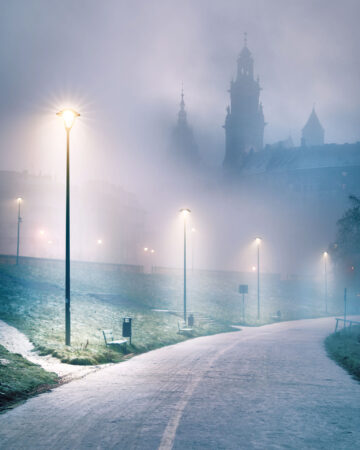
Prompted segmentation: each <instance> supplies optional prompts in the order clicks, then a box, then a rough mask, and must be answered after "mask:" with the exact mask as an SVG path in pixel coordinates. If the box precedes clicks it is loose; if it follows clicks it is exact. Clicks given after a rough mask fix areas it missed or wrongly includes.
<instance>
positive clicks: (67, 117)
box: [56, 109, 80, 345]
mask: <svg viewBox="0 0 360 450" xmlns="http://www.w3.org/2000/svg"><path fill="white" fill-rule="evenodd" d="M56 115H57V116H60V117H62V118H63V120H64V126H65V130H66V226H65V229H66V243H65V344H66V345H70V334H71V331H70V130H71V128H72V127H73V125H74V122H75V119H76V118H77V117H79V116H80V114H79V113H78V112H76V111H74V110H73V109H64V110H62V111H59V112H58V113H57V114H56Z"/></svg>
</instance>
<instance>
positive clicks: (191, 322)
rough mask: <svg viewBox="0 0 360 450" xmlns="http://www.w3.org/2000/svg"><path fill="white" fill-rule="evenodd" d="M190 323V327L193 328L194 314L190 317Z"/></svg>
mask: <svg viewBox="0 0 360 450" xmlns="http://www.w3.org/2000/svg"><path fill="white" fill-rule="evenodd" d="M188 325H189V327H190V328H192V327H193V326H194V316H193V314H190V315H189V317H188Z"/></svg>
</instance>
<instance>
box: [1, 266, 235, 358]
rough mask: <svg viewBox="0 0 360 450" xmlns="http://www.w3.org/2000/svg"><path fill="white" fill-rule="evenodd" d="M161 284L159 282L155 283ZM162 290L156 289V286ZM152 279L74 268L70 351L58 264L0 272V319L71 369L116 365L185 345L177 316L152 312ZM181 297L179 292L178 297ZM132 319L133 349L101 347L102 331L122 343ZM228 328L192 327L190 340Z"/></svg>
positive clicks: (224, 325)
mask: <svg viewBox="0 0 360 450" xmlns="http://www.w3.org/2000/svg"><path fill="white" fill-rule="evenodd" d="M160 278H161V277H160ZM160 284H161V283H160ZM154 296H156V290H155V287H154V285H153V283H152V276H151V275H144V274H131V273H121V272H119V271H118V270H116V269H114V268H113V267H112V268H111V269H109V267H108V266H98V265H96V266H94V265H91V264H73V268H72V299H71V301H72V303H71V337H72V345H71V347H66V346H65V345H64V315H65V313H64V287H63V264H62V263H59V262H56V261H54V262H48V261H47V262H45V261H44V262H42V261H36V262H34V263H33V264H24V265H20V266H18V267H17V266H10V265H8V266H7V265H2V266H0V319H2V320H4V321H6V322H7V323H9V324H10V325H13V326H15V327H16V328H18V329H19V330H20V331H22V332H24V333H25V334H26V335H27V336H28V337H29V339H30V340H31V341H32V342H33V344H34V345H35V347H36V348H37V349H39V350H40V352H42V353H43V354H52V355H53V356H55V357H58V358H59V359H61V361H63V362H69V363H72V364H99V363H105V362H117V361H121V360H122V359H123V358H124V353H141V352H144V351H147V350H151V349H155V348H158V347H161V346H163V345H168V344H173V343H176V342H179V341H182V340H185V339H187V338H188V337H189V335H187V336H186V335H180V334H178V320H179V319H180V317H179V315H177V314H176V313H161V312H155V311H152V307H154V306H158V305H164V304H165V303H166V302H164V301H159V302H156V301H155V298H154ZM179 296H180V297H181V291H179ZM126 316H130V317H132V318H133V339H132V345H131V346H130V345H128V346H127V347H126V348H124V347H122V348H119V349H118V350H114V349H110V348H107V347H105V345H104V339H103V335H102V330H103V329H112V330H113V333H114V336H115V339H116V338H120V337H121V333H122V318H123V317H126ZM229 329H230V328H229V326H228V324H227V323H226V321H224V320H220V321H217V322H216V323H212V322H211V321H208V320H204V321H203V322H201V323H199V322H198V323H197V326H196V327H195V329H194V332H193V334H192V335H193V336H202V335H206V334H213V333H218V332H222V331H228V330H229Z"/></svg>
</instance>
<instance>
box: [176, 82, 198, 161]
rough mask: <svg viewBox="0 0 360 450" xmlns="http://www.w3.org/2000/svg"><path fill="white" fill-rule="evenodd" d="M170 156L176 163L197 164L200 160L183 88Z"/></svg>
mask: <svg viewBox="0 0 360 450" xmlns="http://www.w3.org/2000/svg"><path fill="white" fill-rule="evenodd" d="M170 156H171V159H172V161H173V162H174V163H176V164H181V165H184V164H185V165H186V164H187V165H192V166H196V165H197V164H198V163H199V162H200V157H199V152H198V147H197V144H196V142H195V138H194V134H193V131H192V128H191V127H190V126H189V124H188V121H187V115H186V111H185V101H184V90H183V89H182V90H181V101H180V110H179V112H178V120H177V124H176V126H175V127H174V129H173V132H172V139H171V147H170Z"/></svg>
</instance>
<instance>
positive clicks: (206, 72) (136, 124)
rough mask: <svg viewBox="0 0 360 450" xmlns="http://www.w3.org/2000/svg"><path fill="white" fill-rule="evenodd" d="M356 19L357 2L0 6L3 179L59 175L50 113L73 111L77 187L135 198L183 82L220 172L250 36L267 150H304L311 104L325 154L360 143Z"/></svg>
mask: <svg viewBox="0 0 360 450" xmlns="http://www.w3.org/2000/svg"><path fill="white" fill-rule="evenodd" d="M359 13H360V4H359V2H357V1H352V0H346V1H343V2H341V3H340V2H338V1H329V0H322V1H319V0H318V1H316V0H315V1H314V0H311V1H310V0H309V1H289V0H286V1H285V0H273V1H259V0H258V1H253V0H251V1H250V0H247V1H239V0H233V1H221V2H220V1H182V2H176V1H165V0H164V1H161V0H153V1H134V2H127V1H111V0H108V1H106V2H98V1H93V0H86V1H85V0H78V1H74V0H69V1H66V0H65V1H61V2H55V1H53V2H49V1H47V0H31V1H28V0H26V1H25V0H24V1H19V0H17V1H10V0H6V1H2V2H1V6H0V55H1V68H2V70H1V88H2V89H1V90H2V96H1V104H0V132H1V150H0V151H1V169H16V170H23V169H29V170H31V171H32V172H34V173H37V172H39V171H42V172H43V173H49V174H52V175H56V176H59V177H62V176H63V165H64V162H63V160H62V158H63V154H62V147H61V145H62V144H63V142H62V138H63V135H62V132H63V130H60V126H59V124H58V123H57V122H56V119H55V118H54V113H55V112H56V110H57V109H58V108H59V107H61V106H64V105H65V104H69V103H70V104H72V105H75V106H76V107H78V108H79V109H81V111H80V112H81V113H82V117H81V127H83V129H82V131H81V128H80V126H79V127H78V129H77V130H75V129H74V130H73V132H72V133H73V135H74V136H73V139H74V146H77V155H78V156H73V157H74V158H75V162H74V168H75V169H74V170H75V175H76V170H77V167H78V166H79V167H80V166H81V167H82V170H81V171H80V170H79V173H78V174H77V175H78V178H79V179H82V178H99V179H107V180H109V181H117V182H119V180H122V181H123V182H122V183H121V184H122V185H123V186H124V187H125V188H128V189H129V190H132V191H135V192H136V190H137V189H138V183H137V182H136V180H134V178H137V177H136V176H135V177H134V175H136V171H138V173H137V175H139V176H140V175H141V174H146V173H149V172H151V170H152V164H154V163H155V164H159V163H161V160H162V153H161V151H162V149H163V148H164V147H165V146H166V140H167V138H168V134H169V128H170V127H171V126H172V124H173V122H175V120H176V114H177V110H178V103H179V94H180V89H181V83H182V82H183V83H184V89H185V101H186V109H187V112H188V118H189V121H190V122H191V124H192V126H193V128H194V133H195V137H196V139H197V141H198V144H199V147H200V151H201V153H202V155H203V157H204V159H205V160H206V161H207V162H208V163H209V164H212V165H217V164H220V163H221V162H222V159H223V155H224V130H223V129H222V125H223V123H224V117H225V108H226V106H227V104H228V103H229V94H228V92H227V89H228V88H229V82H230V79H231V77H233V76H234V75H235V70H236V58H237V56H238V54H239V51H240V50H241V48H242V46H243V33H244V31H247V32H248V46H249V48H250V50H251V51H252V53H253V56H254V59H255V73H256V74H259V75H260V82H261V85H262V87H263V91H262V93H261V101H262V102H263V105H264V113H265V120H266V121H267V122H268V125H267V126H266V130H265V143H272V142H275V141H277V140H280V139H284V138H286V137H287V136H288V135H289V134H291V135H292V137H293V139H294V141H295V143H297V144H298V143H299V138H300V130H301V128H302V126H303V125H304V123H305V121H306V120H307V117H308V115H309V114H310V112H311V108H312V105H313V103H316V109H317V112H318V115H319V117H320V120H321V122H322V124H323V126H324V127H325V133H326V134H325V139H326V142H339V143H343V142H354V141H357V140H359V134H360V128H359V120H358V118H359V109H360V107H359V105H360V94H359V89H358V74H359V59H358V55H359V45H360V44H359V42H360V31H359V27H358V17H359ZM79 123H80V119H79ZM76 158H78V160H76ZM84 163H85V164H86V170H83V169H84ZM77 164H78V166H77ZM129 169H130V170H129Z"/></svg>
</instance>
